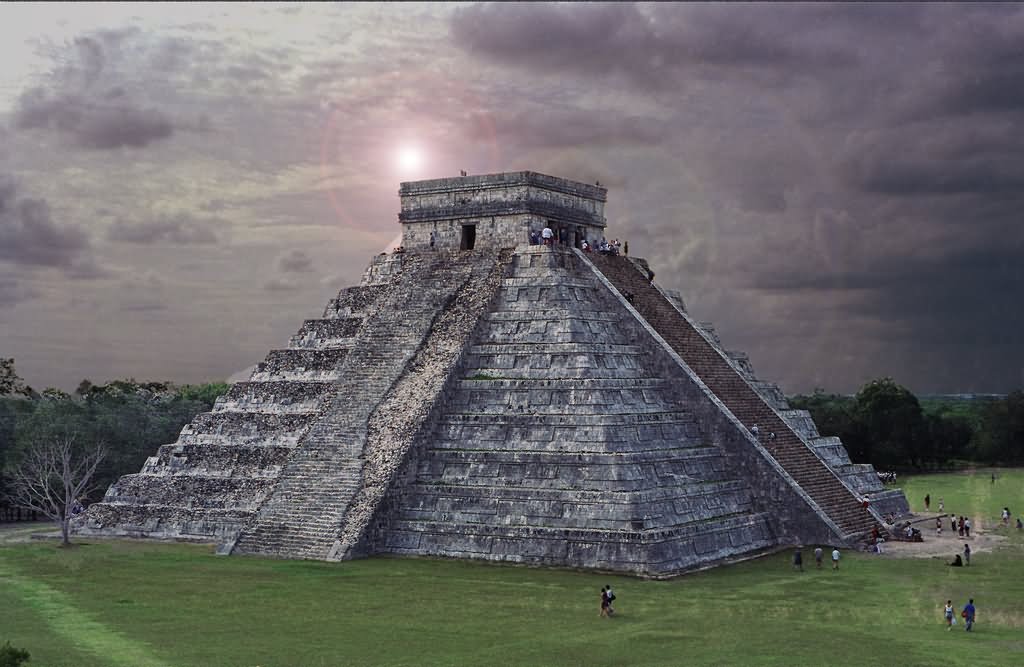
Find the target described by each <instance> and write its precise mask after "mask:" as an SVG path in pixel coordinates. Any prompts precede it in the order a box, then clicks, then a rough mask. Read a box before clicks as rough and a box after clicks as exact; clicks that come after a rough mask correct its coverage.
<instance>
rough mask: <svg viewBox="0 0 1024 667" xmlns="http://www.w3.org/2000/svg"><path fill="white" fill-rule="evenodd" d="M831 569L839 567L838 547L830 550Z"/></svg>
mask: <svg viewBox="0 0 1024 667" xmlns="http://www.w3.org/2000/svg"><path fill="white" fill-rule="evenodd" d="M832 569H833V570H838V569H839V549H833V550H832Z"/></svg>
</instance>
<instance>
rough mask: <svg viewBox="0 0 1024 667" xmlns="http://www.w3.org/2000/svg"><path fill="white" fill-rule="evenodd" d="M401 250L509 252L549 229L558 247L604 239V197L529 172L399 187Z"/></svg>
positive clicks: (602, 192) (600, 191) (596, 190)
mask: <svg viewBox="0 0 1024 667" xmlns="http://www.w3.org/2000/svg"><path fill="white" fill-rule="evenodd" d="M398 194H399V197H400V198H401V200H402V209H401V212H400V213H399V214H398V219H399V222H401V223H402V246H403V247H404V248H405V249H406V250H415V249H418V248H428V247H430V245H431V238H432V237H433V241H434V247H436V248H437V249H439V250H441V249H461V250H472V249H473V248H476V247H488V248H503V247H504V248H514V247H515V246H517V245H519V244H522V243H526V242H527V241H528V237H529V233H530V230H538V231H539V230H540V229H543V228H544V227H550V228H551V229H552V231H554V233H555V235H556V238H557V239H558V240H559V241H560V243H561V244H562V245H569V246H575V247H579V245H580V242H581V241H582V240H583V239H588V240H595V239H600V238H601V237H602V236H603V235H604V229H605V227H606V225H607V222H606V221H605V217H604V204H605V201H606V200H607V195H608V191H607V190H606V189H605V188H602V187H600V186H598V185H589V184H587V183H580V182H577V181H570V180H568V179H565V178H557V177H555V176H548V175H546V174H538V173H537V172H534V171H513V172H506V173H502V174H485V175H482V176H460V177H455V178H438V179H434V180H429V181H413V182H407V183H402V184H401V187H400V188H399V191H398Z"/></svg>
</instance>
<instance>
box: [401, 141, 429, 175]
mask: <svg viewBox="0 0 1024 667" xmlns="http://www.w3.org/2000/svg"><path fill="white" fill-rule="evenodd" d="M422 165H423V152H422V151H420V149H419V148H417V147H416V146H402V147H401V148H400V149H398V168H399V169H401V170H402V171H404V172H411V171H416V170H417V169H419V168H420V166H422Z"/></svg>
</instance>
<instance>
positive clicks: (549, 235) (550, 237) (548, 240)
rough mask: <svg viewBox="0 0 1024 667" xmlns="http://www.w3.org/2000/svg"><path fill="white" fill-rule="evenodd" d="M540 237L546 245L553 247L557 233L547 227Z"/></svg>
mask: <svg viewBox="0 0 1024 667" xmlns="http://www.w3.org/2000/svg"><path fill="white" fill-rule="evenodd" d="M540 236H541V238H542V239H544V245H551V244H552V243H553V242H554V236H555V233H554V232H553V231H551V228H550V227H548V226H547V225H545V226H544V229H542V230H541V232H540Z"/></svg>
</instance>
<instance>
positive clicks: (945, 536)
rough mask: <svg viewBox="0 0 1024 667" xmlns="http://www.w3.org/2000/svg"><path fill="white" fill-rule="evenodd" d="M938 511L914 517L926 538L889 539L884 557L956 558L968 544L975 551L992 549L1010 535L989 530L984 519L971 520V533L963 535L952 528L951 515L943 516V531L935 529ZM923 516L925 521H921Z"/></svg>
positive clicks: (883, 552)
mask: <svg viewBox="0 0 1024 667" xmlns="http://www.w3.org/2000/svg"><path fill="white" fill-rule="evenodd" d="M937 516H939V515H938V514H914V515H913V518H912V519H911V520H912V521H914V522H915V523H914V528H917V529H918V530H920V531H921V536H922V537H923V538H924V542H896V541H893V542H886V543H885V544H884V545H883V546H882V554H881V557H882V558H935V557H942V558H945V559H946V560H948V561H952V560H953V556H954V555H956V554H963V552H964V544H970V545H971V553H972V554H975V553H984V552H989V551H992V550H993V549H995V548H996V547H998V546H999V545H1000V544H1001V543H1003V542H1004V541H1005V540H1006V538H1005V537H1003V536H1002V535H996V534H994V533H990V532H987V531H986V530H985V526H984V523H983V522H982V521H981V520H978V521H974V520H972V521H971V523H972V524H975V525H974V526H972V528H971V537H970V539H966V538H963V537H960V536H959V535H957V534H956V532H954V531H951V530H950V529H949V517H948V516H943V518H942V534H941V535H938V534H936V532H935V517H937ZM922 519H923V521H921V520H922Z"/></svg>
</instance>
